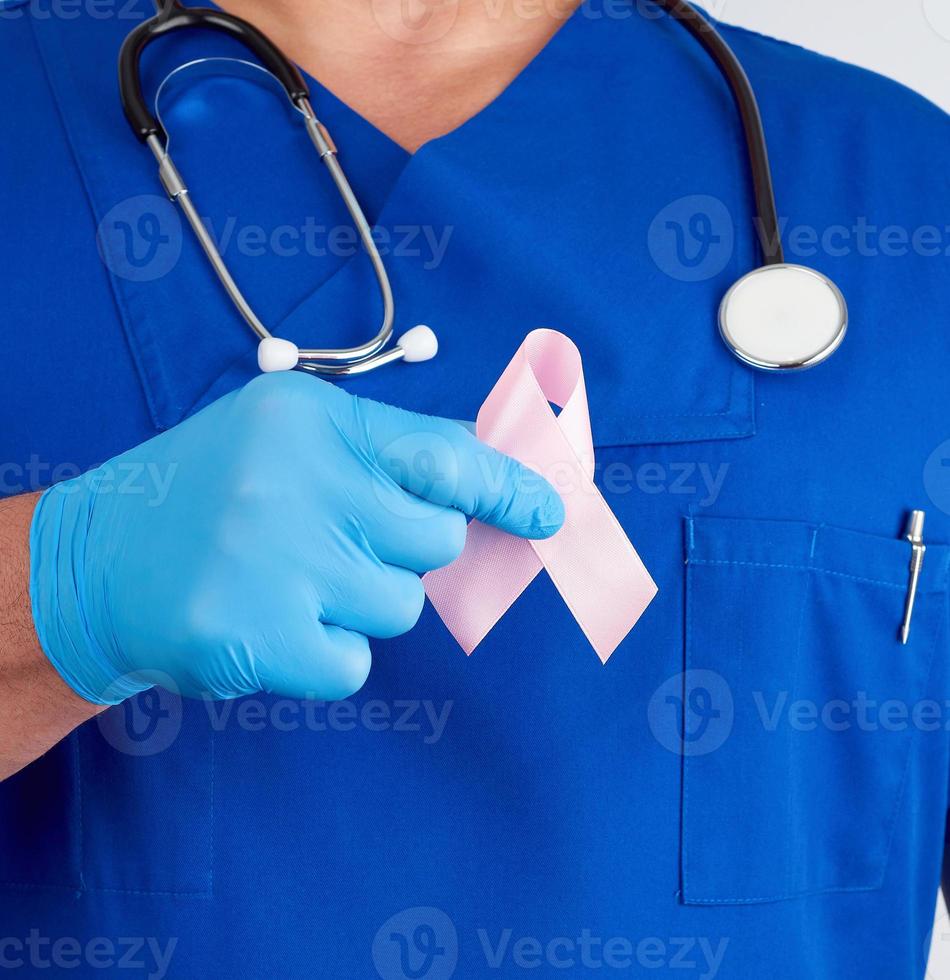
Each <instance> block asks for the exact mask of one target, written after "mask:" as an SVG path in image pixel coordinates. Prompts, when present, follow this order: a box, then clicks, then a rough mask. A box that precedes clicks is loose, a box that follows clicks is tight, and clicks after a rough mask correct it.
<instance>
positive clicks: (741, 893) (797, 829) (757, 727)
mask: <svg viewBox="0 0 950 980" xmlns="http://www.w3.org/2000/svg"><path fill="white" fill-rule="evenodd" d="M686 551H687V556H686V557H687V564H686V580H687V581H686V674H685V678H686V681H685V687H686V689H685V690H684V692H683V704H684V705H685V708H684V742H683V745H684V756H685V758H684V766H683V773H684V775H683V779H684V786H683V833H682V845H681V846H682V854H681V876H682V897H683V901H684V902H685V903H686V904H696V905H704V904H749V903H760V902H773V901H780V900H782V899H789V898H794V897H797V896H803V895H809V894H817V893H821V892H830V891H860V890H871V889H874V888H877V887H879V886H880V885H881V883H882V880H883V877H884V873H885V870H886V866H887V859H888V852H889V849H890V842H891V837H892V834H893V831H894V827H895V821H896V819H897V815H898V811H899V807H900V802H901V797H902V791H903V783H904V775H905V773H906V770H907V765H908V761H909V759H910V754H911V753H912V752H913V751H914V742H915V738H916V737H917V736H918V735H919V733H920V732H921V731H923V730H927V726H928V725H929V726H930V730H933V726H934V725H939V724H940V722H939V721H935V719H934V709H936V704H935V703H934V702H928V701H926V700H925V698H926V696H927V680H928V676H929V673H930V668H931V663H932V661H933V657H934V651H935V649H936V647H937V644H938V643H939V642H941V640H942V639H944V640H945V637H944V632H945V624H946V619H947V605H946V602H947V565H948V552H950V549H948V548H947V547H945V546H930V547H928V550H927V553H926V556H925V559H924V566H923V573H922V578H921V582H920V587H919V590H918V594H917V604H916V608H915V610H914V616H913V625H912V629H911V634H910V640H909V643H908V645H907V646H902V645H901V644H900V642H899V638H898V631H899V627H900V624H901V620H902V616H903V607H904V598H905V595H906V592H907V580H908V563H909V559H910V546H909V544H908V543H907V542H904V541H900V540H895V539H890V538H883V537H878V536H875V535H868V534H860V533H855V532H853V531H845V530H842V529H838V528H832V527H826V526H817V527H816V526H813V525H808V524H800V523H792V522H779V521H757V520H729V519H721V518H708V517H703V518H690V519H688V521H687V527H686Z"/></svg>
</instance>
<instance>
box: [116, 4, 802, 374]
mask: <svg viewBox="0 0 950 980" xmlns="http://www.w3.org/2000/svg"><path fill="white" fill-rule="evenodd" d="M657 2H658V4H659V5H660V6H661V7H662V8H664V9H665V10H666V11H667V13H668V14H669V15H670V16H671V17H672V18H673V19H675V20H677V21H678V22H679V23H680V24H682V25H683V26H684V27H685V28H686V29H687V30H688V31H689V32H690V33H691V34H692V35H693V37H695V38H696V39H697V40H698V41H699V42H700V44H702V46H703V47H704V48H705V50H706V51H707V52H708V53H709V55H710V56H711V58H712V60H713V61H714V62H715V64H716V65H717V67H718V68H719V70H720V72H721V73H722V75H723V77H724V78H725V80H726V82H727V83H728V85H729V87H730V89H731V91H732V94H733V97H734V99H735V102H736V105H737V108H738V111H739V115H740V118H741V121H742V127H743V131H744V134H745V142H746V148H747V151H748V160H749V167H750V171H751V179H752V184H753V190H754V195H755V212H756V218H757V222H758V229H759V234H760V243H759V244H760V250H761V253H762V257H763V263H764V265H763V268H768V267H772V266H779V267H781V266H784V264H785V257H784V249H783V247H782V237H781V230H780V227H779V218H778V209H777V207H776V203H775V190H774V183H773V177H772V168H771V165H770V162H769V153H768V144H767V140H766V136H765V129H764V126H763V124H762V115H761V112H760V109H759V104H758V101H757V99H756V96H755V91H754V90H753V87H752V84H751V82H750V81H749V77H748V75H747V74H746V72H745V70H744V69H743V67H742V65H741V64H740V62H739V59H738V58H737V57H736V55H735V52H733V50H732V49H731V48H730V47H729V45H728V44H727V43H726V41H725V40H724V38H723V37H722V36H721V35H720V34H719V32H718V31H717V30H716V28H715V27H714V26H713V24H712V23H711V22H710V21H709V20H708V19H707V18H706V17H704V16H703V15H702V14H701V13H700V12H699V11H698V10H696V9H695V8H694V7H693V6H692V5H691V4H690V3H688V2H687V0H657ZM156 8H157V12H156V14H155V16H154V17H152V18H151V19H150V20H148V21H145V22H144V23H142V24H140V25H138V26H137V27H136V28H135V29H134V30H132V31H131V33H130V34H129V35H128V37H127V38H126V39H125V41H124V43H123V45H122V48H121V51H120V53H119V91H120V96H121V99H122V107H123V111H124V113H125V116H126V119H127V120H128V123H129V126H130V127H131V129H132V131H133V133H134V134H135V135H136V137H137V138H138V139H139V140H140V141H142V142H143V143H145V144H147V145H148V147H149V148H150V149H151V151H152V153H153V155H154V156H155V158H156V161H157V162H158V166H159V176H160V179H161V181H162V184H163V186H164V187H165V190H166V192H167V193H168V195H169V197H170V198H171V199H172V200H174V201H176V202H177V203H178V204H179V205H180V206H181V208H182V210H183V212H184V214H185V216H186V218H187V220H188V223H189V224H190V225H191V227H192V229H193V231H194V233H195V235H196V236H197V238H198V241H199V243H200V245H201V247H202V249H203V251H204V252H205V255H206V256H207V258H208V260H209V262H210V263H211V265H212V267H213V269H214V271H215V273H216V275H217V277H218V279H219V280H220V282H221V284H222V285H223V287H224V289H225V290H226V291H227V293H228V295H229V297H230V298H231V300H232V302H233V303H234V305H235V306H236V308H237V309H238V311H239V312H240V314H241V316H242V317H243V319H244V320H245V322H246V323H247V324H248V326H249V327H250V328H251V330H252V331H253V332H254V333H255V334H256V335H257V337H258V338H260V340H261V341H265V340H269V339H272V335H271V333H270V331H268V329H267V328H266V326H265V325H264V324H263V323H262V322H261V320H260V319H259V318H258V317H257V315H256V314H255V313H254V310H253V308H252V307H251V305H250V304H249V303H248V301H247V300H246V299H245V297H244V295H243V294H242V292H241V290H240V288H239V287H238V285H237V283H236V282H235V280H234V278H233V276H232V275H231V273H230V271H229V270H228V267H227V265H226V263H225V262H224V259H223V258H222V256H221V255H220V253H219V252H218V249H217V247H216V245H215V243H214V241H213V239H212V237H211V235H210V234H209V232H208V230H207V228H206V227H205V225H204V222H203V220H202V219H201V216H200V214H199V213H198V210H197V208H196V207H195V204H194V201H193V200H192V198H191V196H190V194H189V192H188V188H187V185H186V184H185V182H184V180H183V179H182V177H181V174H180V173H179V172H178V169H177V167H176V166H175V164H174V162H173V160H172V158H171V156H170V154H169V148H168V134H167V132H166V131H165V129H164V126H163V124H162V121H161V119H160V118H159V117H158V116H157V115H156V114H154V113H153V112H152V111H151V109H150V108H149V106H148V103H147V102H146V99H145V96H144V94H143V91H142V78H141V61H142V55H143V52H144V51H145V49H146V48H147V47H148V46H149V45H150V44H152V43H153V42H154V41H156V40H158V39H160V38H164V37H167V36H169V35H171V34H173V33H176V32H178V31H182V30H187V29H192V28H204V29H210V30H215V31H219V32H221V33H224V34H226V35H228V36H230V37H232V38H234V39H235V40H237V41H238V42H239V43H241V44H243V45H244V46H245V47H246V48H247V49H248V50H249V51H250V52H251V53H252V54H254V55H255V57H256V58H257V59H258V61H259V62H260V63H261V65H262V66H263V69H265V70H266V71H268V72H270V73H271V74H272V75H273V76H274V77H275V78H276V79H277V81H278V82H279V83H280V84H281V86H282V87H283V89H284V91H285V92H286V94H287V97H288V99H290V101H291V103H292V105H293V106H294V107H295V108H296V109H297V110H298V111H299V112H300V113H301V114H302V115H303V117H304V120H305V123H306V127H307V132H308V134H309V136H310V139H311V142H312V143H313V145H314V148H315V149H316V151H317V154H318V155H319V157H320V159H321V160H323V162H324V164H325V165H326V167H327V169H328V171H329V173H330V176H331V179H332V180H333V183H334V185H335V187H336V189H337V192H338V193H339V194H340V197H341V198H342V200H343V202H344V204H345V206H346V209H347V212H348V214H349V215H350V218H351V220H352V221H353V223H354V226H355V227H356V230H357V233H358V234H359V236H360V241H361V242H362V244H363V247H364V248H365V250H366V253H367V255H368V257H369V260H370V263H371V264H372V267H373V271H374V274H375V276H376V280H377V284H378V287H379V292H380V297H381V300H382V307H383V310H382V323H381V326H380V327H379V329H378V331H377V332H376V334H375V336H374V337H373V338H372V339H371V340H369V341H367V342H366V343H365V344H361V345H359V346H356V347H348V348H339V349H332V348H331V349H307V350H301V351H299V352H298V353H299V358H298V363H297V365H296V366H297V367H299V368H301V369H303V370H306V371H310V372H313V373H315V374H327V375H349V374H360V373H364V372H366V371H369V370H372V369H374V368H376V367H379V366H381V365H383V364H388V363H391V362H392V361H396V360H399V359H400V358H403V357H405V358H406V359H411V360H416V359H425V358H424V357H419V358H417V357H415V356H412V357H410V356H409V354H408V353H407V352H406V351H404V350H403V349H402V348H401V347H400V344H399V343H397V344H396V345H394V346H392V347H390V348H389V349H388V350H386V349H385V348H386V347H387V345H388V344H389V342H390V340H391V339H392V334H393V320H394V315H395V311H394V301H393V293H392V287H391V284H390V281H389V276H388V274H387V271H386V267H385V263H384V262H383V260H382V257H381V256H380V254H379V250H378V249H377V247H376V244H375V242H374V241H373V235H372V229H371V228H370V225H369V222H368V221H367V219H366V216H365V214H364V212H363V209H362V207H361V206H360V203H359V201H358V200H357V198H356V195H355V194H354V192H353V189H352V187H351V186H350V183H349V181H348V180H347V178H346V174H345V173H344V171H343V168H342V167H341V166H340V163H339V161H338V160H337V156H336V147H335V146H334V144H333V140H332V139H331V138H330V135H329V134H328V133H327V131H326V129H325V128H324V127H323V125H322V123H321V122H320V121H319V119H318V118H317V116H316V114H315V113H314V110H313V107H312V105H311V103H310V91H309V88H308V86H307V83H306V81H305V80H304V78H303V75H302V74H301V72H300V70H299V69H298V68H297V66H296V65H295V64H294V63H293V62H292V61H291V60H290V59H289V58H287V57H286V55H284V53H283V52H282V51H281V50H280V49H279V48H278V47H277V45H275V44H274V43H273V42H272V41H271V40H270V39H269V38H268V37H267V36H266V35H265V34H263V33H262V32H261V31H260V30H258V29H257V28H256V27H254V26H253V25H252V24H250V23H248V22H247V21H245V20H243V19H242V18H240V17H236V16H234V15H232V14H228V13H225V12H224V11H220V10H214V9H211V8H204V7H185V6H184V5H183V4H182V3H181V2H180V0H156ZM420 329H428V328H420ZM430 333H431V331H430ZM407 336H408V335H407ZM432 340H433V343H434V337H433V338H432ZM401 342H402V338H401V340H400V343H401ZM406 343H408V340H406ZM433 353H434V350H433ZM425 356H426V357H428V356H432V355H431V353H430V354H427V355H425Z"/></svg>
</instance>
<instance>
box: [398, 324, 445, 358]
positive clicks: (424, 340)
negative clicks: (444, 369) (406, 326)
mask: <svg viewBox="0 0 950 980" xmlns="http://www.w3.org/2000/svg"><path fill="white" fill-rule="evenodd" d="M396 343H397V345H398V346H399V347H401V348H402V351H403V356H402V359H403V360H404V361H408V362H409V363H410V364H413V363H415V362H416V361H431V360H432V358H433V357H435V355H436V354H438V352H439V339H438V337H436V335H435V333H434V332H433V330H432V329H431V327H427V326H426V325H425V324H424V323H420V324H419V325H418V326H417V327H413V328H412V329H411V330H407V331H406V332H405V333H404V334H403V335H402V336H401V337H400V338H399V340H397V341H396Z"/></svg>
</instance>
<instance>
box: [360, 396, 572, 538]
mask: <svg viewBox="0 0 950 980" xmlns="http://www.w3.org/2000/svg"><path fill="white" fill-rule="evenodd" d="M359 411H360V414H361V416H362V420H363V425H364V429H365V431H366V433H367V435H368V438H369V440H370V444H371V448H372V450H373V452H374V453H375V456H376V461H377V465H379V466H380V468H381V469H382V470H383V472H385V473H386V474H387V475H388V476H389V477H390V478H391V479H392V480H394V481H395V482H396V483H398V484H399V486H401V487H403V488H404V489H405V490H408V491H409V492H410V493H413V494H415V495H416V496H419V497H422V498H424V499H426V500H429V501H431V502H432V503H434V504H439V505H441V506H444V507H455V508H457V509H458V510H460V511H462V513H464V514H468V516H469V517H475V518H477V519H478V520H480V521H482V522H484V523H486V524H492V525H494V526H495V527H498V528H500V529H501V530H503V531H508V532H509V533H511V534H517V535H519V536H520V537H526V538H548V537H551V535H553V534H555V533H556V532H557V531H558V530H559V529H560V527H561V525H562V524H563V523H564V504H563V502H562V501H561V498H560V497H559V496H558V494H557V492H556V491H555V489H554V488H553V487H552V486H551V484H550V483H548V482H547V480H545V479H544V478H543V477H541V476H540V475H539V474H537V473H535V472H534V471H533V470H531V469H529V468H528V467H526V466H523V465H522V464H521V463H519V462H518V461H517V460H514V459H512V458H511V457H510V456H506V455H504V454H503V453H499V452H498V451H497V450H495V449H492V448H491V447H490V446H487V445H486V444H485V443H483V442H481V441H480V440H479V439H477V438H476V437H475V436H473V435H472V434H471V433H470V432H468V431H467V430H466V429H464V428H462V426H460V425H459V424H458V423H456V422H452V421H449V420H448V419H440V418H435V417H433V416H428V415H417V414H415V413H413V412H406V411H404V410H402V409H398V408H393V407H391V406H389V405H382V404H380V403H378V402H372V401H368V400H366V399H359Z"/></svg>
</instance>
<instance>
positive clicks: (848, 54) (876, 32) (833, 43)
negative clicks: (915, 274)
mask: <svg viewBox="0 0 950 980" xmlns="http://www.w3.org/2000/svg"><path fill="white" fill-rule="evenodd" d="M700 6H703V7H705V9H706V10H708V11H709V12H710V13H711V14H713V15H714V16H716V17H718V18H719V19H720V20H724V21H727V22H729V23H733V24H741V25H742V26H743V27H749V28H752V29H753V30H756V31H761V32H762V33H763V34H769V35H771V36H772V37H780V38H784V39H785V40H787V41H794V42H795V43H796V44H801V45H804V46H805V47H807V48H811V49H812V50H813V51H821V52H822V53H824V54H830V55H833V56H834V57H836V58H840V59H841V60H842V61H849V62H851V63H852V64H856V65H862V66H864V67H865V68H871V69H873V70H874V71H877V72H880V73H881V74H883V75H890V76H891V78H896V79H897V80H898V81H899V82H903V83H904V84H905V85H909V86H910V87H911V88H915V89H917V91H918V92H921V93H922V94H923V95H926V96H927V98H929V99H930V100H931V101H933V102H936V103H937V104H938V105H941V106H943V107H944V108H945V109H946V110H947V111H948V112H950V0H794V2H790V0H706V2H705V3H704V2H703V0H700ZM947 217H948V219H950V216H947ZM933 860H934V861H935V862H937V861H939V860H940V855H939V854H934V855H933ZM806 941H807V938H806ZM855 976H860V968H857V969H856V972H855ZM927 977H928V980H950V919H948V917H947V913H946V911H945V909H944V908H943V903H942V902H941V903H940V904H939V906H938V909H937V922H936V925H935V928H934V934H933V944H932V952H931V958H930V967H929V969H928V971H927Z"/></svg>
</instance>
